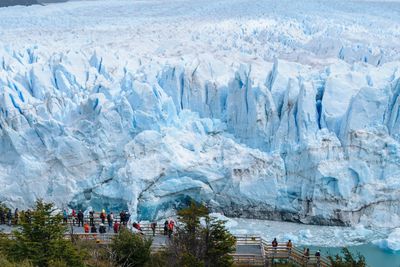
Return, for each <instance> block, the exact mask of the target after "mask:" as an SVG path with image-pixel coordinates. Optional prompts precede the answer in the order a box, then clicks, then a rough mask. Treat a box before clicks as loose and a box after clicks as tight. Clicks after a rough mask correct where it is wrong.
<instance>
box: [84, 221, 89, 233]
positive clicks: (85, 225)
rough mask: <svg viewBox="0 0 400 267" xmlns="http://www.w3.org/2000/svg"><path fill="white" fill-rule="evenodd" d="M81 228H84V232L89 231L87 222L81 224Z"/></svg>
mask: <svg viewBox="0 0 400 267" xmlns="http://www.w3.org/2000/svg"><path fill="white" fill-rule="evenodd" d="M83 229H84V230H85V233H86V234H87V233H89V224H87V223H85V224H84V225H83Z"/></svg>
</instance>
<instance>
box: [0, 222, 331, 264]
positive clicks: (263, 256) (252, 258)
mask: <svg viewBox="0 0 400 267" xmlns="http://www.w3.org/2000/svg"><path fill="white" fill-rule="evenodd" d="M141 229H142V233H143V234H144V235H146V236H152V235H153V231H152V229H151V225H150V224H142V225H141ZM163 234H164V225H160V224H158V225H157V226H156V231H155V235H158V236H159V235H163ZM6 235H7V236H8V237H9V238H13V235H12V234H6ZM115 235H116V234H114V233H110V232H109V233H104V234H100V233H73V234H71V233H66V234H65V238H66V239H71V238H73V239H74V240H93V241H95V242H96V243H98V244H104V245H106V244H109V243H110V242H111V240H112V238H113V237H114V236H115ZM235 238H236V245H239V246H240V245H242V246H246V245H247V246H251V245H256V246H259V247H260V253H259V254H258V253H257V254H241V253H235V254H232V256H233V258H234V261H235V263H236V264H237V265H238V266H265V264H266V263H267V262H268V261H274V260H275V259H280V260H286V261H287V262H290V263H293V264H295V265H298V266H307V267H309V266H319V267H331V266H332V265H331V263H330V261H329V260H328V259H327V258H326V257H323V256H321V257H319V258H317V257H316V256H315V255H314V254H313V253H311V252H310V255H309V256H308V257H306V256H304V254H303V251H301V250H300V249H298V248H297V247H292V249H290V250H289V249H288V248H287V247H286V246H278V247H272V245H271V244H270V243H268V242H267V241H266V240H264V239H262V238H261V237H260V236H255V235H237V236H235ZM163 249H165V244H159V243H155V242H154V243H153V245H152V251H153V252H157V251H160V250H163Z"/></svg>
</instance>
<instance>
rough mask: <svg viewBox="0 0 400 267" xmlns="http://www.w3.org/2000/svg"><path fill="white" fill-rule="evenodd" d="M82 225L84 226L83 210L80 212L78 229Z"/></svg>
mask: <svg viewBox="0 0 400 267" xmlns="http://www.w3.org/2000/svg"><path fill="white" fill-rule="evenodd" d="M81 224H82V226H83V212H82V210H79V212H78V227H80V226H81Z"/></svg>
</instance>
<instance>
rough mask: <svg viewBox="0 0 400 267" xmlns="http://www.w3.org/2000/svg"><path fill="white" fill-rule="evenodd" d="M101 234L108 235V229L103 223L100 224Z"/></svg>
mask: <svg viewBox="0 0 400 267" xmlns="http://www.w3.org/2000/svg"><path fill="white" fill-rule="evenodd" d="M99 233H100V234H105V233H106V227H105V226H104V224H103V223H101V224H100V227H99Z"/></svg>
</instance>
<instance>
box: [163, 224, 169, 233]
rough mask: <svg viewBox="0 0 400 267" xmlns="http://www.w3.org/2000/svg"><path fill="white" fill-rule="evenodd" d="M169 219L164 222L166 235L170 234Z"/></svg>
mask: <svg viewBox="0 0 400 267" xmlns="http://www.w3.org/2000/svg"><path fill="white" fill-rule="evenodd" d="M168 224H169V223H168V221H165V222H164V235H167V234H168Z"/></svg>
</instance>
